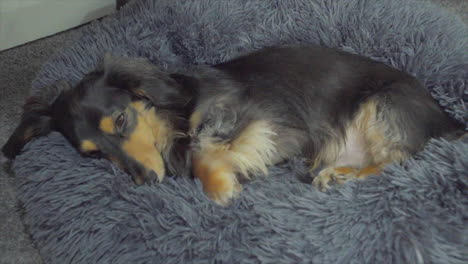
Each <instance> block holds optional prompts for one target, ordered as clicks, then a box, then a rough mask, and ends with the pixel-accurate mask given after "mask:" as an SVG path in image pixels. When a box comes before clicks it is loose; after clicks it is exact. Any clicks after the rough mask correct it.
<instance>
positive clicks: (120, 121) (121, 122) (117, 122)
mask: <svg viewBox="0 0 468 264" xmlns="http://www.w3.org/2000/svg"><path fill="white" fill-rule="evenodd" d="M125 121H126V117H125V113H121V114H120V115H119V116H118V117H117V119H115V125H116V126H117V128H119V129H122V128H123V127H124V125H125Z"/></svg>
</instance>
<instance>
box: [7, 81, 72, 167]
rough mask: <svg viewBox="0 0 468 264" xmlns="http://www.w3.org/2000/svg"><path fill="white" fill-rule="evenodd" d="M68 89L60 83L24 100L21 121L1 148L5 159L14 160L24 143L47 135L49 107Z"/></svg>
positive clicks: (50, 120) (49, 127) (49, 125)
mask: <svg viewBox="0 0 468 264" xmlns="http://www.w3.org/2000/svg"><path fill="white" fill-rule="evenodd" d="M68 87H69V86H68V84H67V83H65V82H62V81H60V82H57V83H55V84H53V85H51V86H48V87H45V88H44V89H42V90H41V91H38V92H36V93H33V94H32V96H30V97H29V98H27V99H26V102H25V104H24V106H23V115H22V116H21V121H20V123H19V125H18V126H17V127H16V129H15V130H14V132H13V134H12V135H11V136H10V138H9V139H8V141H7V142H6V144H5V145H4V146H3V147H2V152H3V154H4V155H5V157H7V158H9V159H14V158H15V157H16V155H18V154H19V152H20V151H21V149H22V148H23V147H24V145H26V143H28V142H29V141H31V140H32V139H33V138H35V137H39V136H44V135H47V134H48V133H49V132H50V131H51V130H52V128H53V120H52V117H51V113H50V105H51V104H52V102H53V101H55V99H56V98H57V96H58V95H59V94H60V93H61V92H62V91H63V90H64V89H67V88H68Z"/></svg>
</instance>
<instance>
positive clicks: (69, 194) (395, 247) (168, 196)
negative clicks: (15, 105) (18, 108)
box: [2, 1, 467, 263]
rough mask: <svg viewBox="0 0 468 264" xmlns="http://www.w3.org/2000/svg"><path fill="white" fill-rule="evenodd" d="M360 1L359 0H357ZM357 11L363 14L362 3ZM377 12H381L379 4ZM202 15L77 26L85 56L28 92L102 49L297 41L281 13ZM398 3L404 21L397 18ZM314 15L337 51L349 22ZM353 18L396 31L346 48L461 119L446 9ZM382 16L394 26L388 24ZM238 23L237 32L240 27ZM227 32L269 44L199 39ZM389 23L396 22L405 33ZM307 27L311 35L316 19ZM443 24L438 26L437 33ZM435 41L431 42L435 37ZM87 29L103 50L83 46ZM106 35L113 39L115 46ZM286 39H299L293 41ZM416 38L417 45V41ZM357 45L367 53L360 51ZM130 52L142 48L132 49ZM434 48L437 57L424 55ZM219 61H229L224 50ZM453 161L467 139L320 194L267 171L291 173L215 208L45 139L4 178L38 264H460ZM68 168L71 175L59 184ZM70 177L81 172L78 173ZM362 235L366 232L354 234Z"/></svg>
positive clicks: (462, 46)
mask: <svg viewBox="0 0 468 264" xmlns="http://www.w3.org/2000/svg"><path fill="white" fill-rule="evenodd" d="M203 2H206V1H203ZM239 2H240V1H239ZM296 2H297V1H296ZM341 2H342V1H341ZM351 2H354V1H351ZM359 2H361V4H364V1H359ZM378 2H379V1H377V3H378ZM380 2H382V1H380ZM398 2H399V1H396V4H398ZM237 3H238V2H231V5H232V6H231V7H230V8H234V7H236V6H238V5H237ZM348 3H349V2H348ZM402 3H403V2H402ZM367 4H368V5H371V6H372V4H371V3H367ZM386 5H391V6H393V4H391V3H386ZM134 8H135V7H134ZM210 8H216V5H207V6H206V7H205V8H202V9H199V10H198V12H197V13H196V14H194V15H191V16H183V17H181V18H180V19H177V12H176V13H172V14H171V13H170V12H175V10H174V9H172V10H171V9H163V8H160V7H158V8H156V7H154V6H152V7H151V8H144V10H143V11H142V12H143V13H144V14H147V13H148V12H150V11H156V12H155V13H160V15H162V16H165V17H166V18H167V20H166V22H165V23H166V24H165V25H172V26H174V27H175V28H172V29H173V30H175V29H177V31H171V30H169V29H167V28H163V29H165V30H161V31H162V32H161V31H158V30H156V29H161V28H162V27H161V25H160V23H159V21H158V20H157V19H150V25H151V27H148V28H147V27H141V24H139V23H138V22H136V21H135V20H136V18H134V19H131V18H128V17H127V18H125V17H121V18H120V20H121V25H126V28H125V30H118V31H117V32H118V34H113V35H112V36H109V34H108V33H105V32H108V31H107V30H109V28H113V26H112V25H110V24H112V23H114V22H112V21H107V22H106V25H107V26H106V27H105V26H103V25H96V26H95V27H94V29H92V30H90V32H91V33H92V34H91V35H88V36H86V37H84V38H82V39H81V44H82V45H84V46H85V47H87V49H86V53H84V52H81V53H80V54H81V56H72V55H71V52H73V51H74V49H77V50H80V45H76V46H75V47H74V48H73V47H72V48H69V49H67V50H66V51H65V54H68V55H67V56H65V57H66V58H69V59H71V60H70V61H65V60H64V58H65V57H64V56H57V57H55V59H53V60H52V61H51V62H50V63H49V64H48V65H46V67H45V68H44V70H43V71H42V74H41V75H40V77H39V79H37V81H36V82H35V85H36V87H40V86H41V85H42V84H45V83H47V82H50V81H52V80H54V79H55V78H62V77H70V78H71V79H70V80H72V81H76V80H77V79H78V78H79V77H80V75H81V74H82V73H83V72H84V71H86V70H88V69H89V67H90V65H92V64H93V63H94V60H95V59H97V57H99V55H100V54H99V53H100V52H101V51H102V50H103V49H107V48H110V49H113V48H116V49H115V50H116V51H117V53H129V54H132V52H133V54H135V55H140V56H149V57H150V58H152V59H153V60H154V61H156V62H157V63H160V64H162V65H163V66H169V65H177V64H178V63H185V62H187V61H188V62H192V61H193V62H214V61H217V60H223V59H225V58H226V57H228V56H232V55H233V54H234V53H235V52H238V50H237V48H238V49H239V50H245V49H250V48H252V47H253V46H252V45H255V46H256V47H258V46H261V45H264V44H265V43H270V42H275V41H277V42H284V41H297V40H298V39H296V38H294V34H290V35H288V34H286V35H284V34H281V35H280V36H278V35H279V34H276V35H275V34H274V33H275V32H271V31H272V28H271V25H272V24H276V25H278V23H279V22H281V21H284V20H283V19H285V17H284V16H286V15H287V14H289V15H291V14H292V13H291V12H285V13H276V14H275V15H276V16H275V18H277V20H275V19H271V16H270V19H271V20H268V21H266V22H268V23H270V24H269V26H268V27H266V28H264V29H261V28H258V25H259V24H256V22H258V21H260V20H262V19H265V18H266V17H267V16H268V15H272V14H271V13H264V11H265V9H263V10H262V9H261V8H259V7H258V6H255V7H252V8H249V9H248V10H249V12H247V13H249V14H250V15H252V17H251V20H250V21H249V20H247V21H237V20H236V19H238V18H232V19H231V20H230V21H229V19H228V21H224V22H223V23H221V25H219V24H216V25H212V28H210V30H205V29H206V28H205V27H203V26H202V25H203V24H206V23H208V24H210V22H207V20H206V19H208V17H209V14H210V13H209V10H210ZM397 8H401V9H404V10H410V12H409V13H405V12H398V11H397ZM155 9H157V10H155ZM229 10H230V11H233V10H234V9H229ZM320 10H321V11H322V12H319V13H320V14H321V15H322V16H316V17H313V18H312V19H311V21H309V22H310V23H315V22H317V21H318V20H320V21H322V20H324V19H325V20H324V21H322V23H323V24H325V25H328V26H330V27H323V28H322V30H324V32H322V33H321V34H322V35H319V36H320V38H319V39H322V37H327V38H329V39H325V40H324V42H325V43H324V44H327V45H332V46H334V45H336V46H340V45H339V44H340V43H339V42H340V41H342V40H343V39H342V38H338V37H342V36H343V35H342V34H344V35H346V34H351V33H352V31H347V30H345V29H346V28H343V27H342V25H343V24H342V23H343V22H347V23H350V22H351V21H353V19H351V18H352V17H351V16H350V14H348V13H346V14H345V13H341V14H342V15H341V16H330V15H331V14H333V13H334V12H336V11H337V10H335V9H334V6H331V7H327V9H319V11H320ZM365 10H366V11H368V12H369V15H370V14H371V13H374V14H379V17H378V18H375V19H376V20H377V21H376V20H373V22H374V24H369V23H365V22H366V20H365V19H370V18H369V16H367V17H366V16H364V17H362V18H354V19H356V20H355V21H353V23H362V24H360V26H359V27H357V28H359V30H360V33H362V32H365V30H366V29H368V28H372V27H376V28H382V29H385V27H386V26H388V25H391V24H392V23H393V24H397V25H396V27H397V28H394V29H392V30H393V31H391V32H389V31H384V32H383V35H382V36H384V37H385V36H387V34H388V36H387V37H388V38H387V39H385V38H381V39H378V40H375V39H369V38H372V37H373V36H375V35H372V34H375V33H376V32H372V31H370V32H369V33H372V34H371V35H368V36H366V35H365V34H362V36H361V35H360V34H359V36H357V38H364V40H366V37H367V41H364V43H360V44H359V43H355V41H356V38H353V37H351V40H348V41H350V43H349V45H348V48H352V49H353V50H354V51H356V52H358V53H361V54H365V55H368V56H373V57H375V58H377V59H381V60H383V61H386V62H388V63H391V64H394V65H395V66H397V67H401V68H403V69H405V70H408V71H410V72H413V73H415V74H416V75H417V76H418V77H419V78H420V79H421V80H423V81H424V82H425V83H426V84H427V87H428V88H429V89H431V90H432V91H433V92H434V95H435V96H436V97H437V98H438V99H439V101H440V102H441V103H447V104H448V105H447V109H448V110H452V111H457V113H458V114H457V115H455V112H452V113H453V114H454V115H455V116H457V117H458V118H459V119H460V120H461V119H463V118H464V117H465V118H466V110H464V109H466V108H463V107H462V104H461V101H460V100H459V101H458V103H456V104H454V103H453V102H452V101H451V100H450V99H452V98H454V97H455V95H456V93H457V92H458V93H459V95H460V91H463V90H465V89H466V79H467V78H466V75H460V74H457V67H454V66H456V65H457V64H460V63H466V62H467V58H466V52H464V51H466V50H467V49H466V37H465V36H466V28H465V29H464V30H465V31H464V32H461V31H460V30H461V29H462V28H463V25H461V23H460V22H459V21H456V20H453V19H451V18H450V16H449V15H448V14H447V13H438V12H436V11H433V10H432V11H431V9H430V8H429V9H427V8H424V7H422V8H421V7H420V6H418V7H416V6H405V5H402V4H400V6H393V7H389V8H385V10H382V13H379V12H373V10H372V9H371V8H370V7H369V6H368V7H367V8H366V9H365ZM124 11H125V12H132V11H131V10H124ZM192 11H193V10H192ZM338 11H339V10H338ZM342 11H343V12H344V11H346V10H342ZM168 12H169V13H168ZM328 12H330V13H328ZM393 12H395V13H394V17H389V16H388V15H389V14H392V13H393ZM233 13H236V14H239V13H238V12H233ZM338 13H340V12H338ZM312 14H318V13H312ZM412 14H413V15H414V17H413V15H412ZM417 14H419V16H418V15H417ZM169 15H170V16H169ZM422 15H424V16H422ZM152 16H156V15H154V14H153V15H152ZM137 17H138V20H140V19H143V20H145V19H148V16H144V15H143V16H141V14H140V15H139V16H137ZM220 17H221V18H223V17H226V16H222V15H221V16H220ZM390 18H391V21H392V23H385V19H390ZM185 19H186V20H189V21H190V20H195V21H197V22H198V23H199V24H197V23H195V25H194V27H193V28H185V27H184V28H178V27H177V26H180V25H174V24H171V23H174V21H178V22H181V21H184V20H185ZM210 19H212V18H210ZM111 20H114V19H111ZM266 20H267V19H266ZM208 21H209V19H208ZM233 21H237V22H240V23H237V24H236V23H233ZM395 21H396V22H395ZM211 22H213V21H212V20H211ZM264 22H265V20H264ZM331 22H333V23H331ZM242 23H245V24H247V25H248V27H240V26H239V24H242ZM328 23H330V25H329V24H328ZM405 23H407V24H405ZM245 24H244V25H245ZM229 26H231V27H229ZM232 26H235V30H245V32H248V31H249V30H257V32H258V31H260V32H261V33H262V34H265V35H266V36H269V38H265V36H263V37H262V36H261V37H260V38H256V39H252V38H250V42H249V41H245V40H249V38H248V37H249V34H229V35H228V36H225V34H226V33H227V32H220V34H221V37H222V38H221V39H222V40H223V41H225V42H227V43H228V44H229V45H223V43H216V42H212V41H209V40H212V39H216V38H215V37H213V36H216V34H212V33H213V30H218V29H220V28H223V27H226V28H231V29H232ZM296 26H297V25H291V24H282V25H281V26H280V27H279V29H287V30H292V31H295V33H296V34H301V33H302V34H304V33H305V32H306V31H302V30H304V29H305V28H303V27H296ZM393 26H395V25H393ZM398 27H405V30H401V28H398ZM406 27H408V28H406ZM409 27H411V28H409ZM313 28H314V29H315V28H317V27H316V24H314V27H313ZM114 29H115V28H114ZM445 29H450V30H449V32H445ZM457 29H458V30H457ZM277 30H278V29H277ZM205 31H207V32H205ZM307 31H309V28H307ZM419 31H421V32H423V33H424V34H419V35H418V34H415V35H418V36H419V37H421V38H422V39H406V38H405V37H406V36H408V35H409V33H411V32H419ZM440 31H441V32H440ZM155 32H156V33H155ZM174 32H181V34H184V33H186V34H187V35H186V36H185V37H184V38H178V37H177V36H175V37H174ZM330 32H331V33H332V34H330ZM430 32H432V33H433V34H428V35H429V36H428V35H427V34H426V33H430ZM439 32H440V33H441V34H440V36H437V35H438V34H436V33H439ZM98 33H101V34H99V36H100V37H101V36H102V37H103V38H104V39H106V38H107V40H110V42H108V43H104V41H101V42H100V41H93V40H94V39H93V37H94V36H98ZM194 33H200V35H197V34H194ZM231 33H232V32H231ZM377 33H378V32H377ZM119 36H121V37H123V38H122V39H118V37H119ZM161 36H163V37H164V36H168V38H167V39H168V40H169V41H167V42H159V41H154V40H155V39H157V38H158V37H161ZM330 36H331V37H330ZM390 36H391V38H390ZM436 36H437V37H436ZM113 38H115V39H113ZM193 40H197V41H196V42H194V41H193ZM299 40H303V41H304V39H302V38H299ZM314 40H316V39H314ZM384 40H385V41H387V42H384ZM422 40H424V43H421V42H422ZM427 40H433V41H434V42H430V41H428V42H426V41H427ZM462 40H463V42H462ZM305 41H309V40H307V39H306V40H305ZM398 41H400V44H402V43H403V42H404V43H405V44H408V47H401V45H397V44H399V42H398ZM413 41H414V42H413ZM449 42H450V43H449ZM370 43H372V44H373V45H375V46H372V45H367V44H370ZM164 44H169V46H170V47H171V48H173V49H177V51H179V52H178V54H179V55H180V54H182V55H185V56H174V55H173V54H172V53H171V55H173V56H163V58H162V60H158V59H161V58H160V57H158V56H156V54H157V53H160V54H163V53H162V52H167V51H168V50H167V49H166V48H167V47H164ZM224 44H226V43H224ZM362 44H366V45H364V46H362ZM382 44H388V46H383V45H382ZM415 44H421V45H422V47H421V51H422V52H420V53H415V54H411V51H412V49H413V50H414V48H415ZM392 45H393V46H392ZM161 46H162V48H161V49H159V50H158V47H161ZM187 46H188V47H189V48H187ZM194 47H196V48H199V49H193V48H194ZM200 47H204V49H203V48H200ZM184 48H185V49H186V50H185V49H184ZM387 48H389V50H386V49H387ZM180 49H182V52H180V51H181V50H180ZM137 50H140V51H143V50H150V51H151V52H148V53H144V52H143V53H139V52H136V51H137ZM426 50H428V51H430V52H426ZM223 51H225V52H223ZM382 51H388V53H385V56H382V54H379V52H382ZM408 51H409V52H408ZM434 51H437V52H438V53H437V54H433V53H431V52H434ZM88 52H90V53H89V54H88ZM171 52H172V51H171ZM229 52H231V55H227V54H229ZM439 53H440V54H439ZM83 54H85V55H86V56H87V55H91V56H90V57H86V56H83ZM221 54H225V56H222V55H221ZM376 54H377V56H376ZM402 54H403V55H405V56H401V55H402ZM165 55H168V54H165ZM191 55H195V56H194V57H191ZM411 64H413V65H411ZM62 66H63V67H62ZM74 66H77V67H74ZM68 73H72V75H68ZM465 73H466V71H465ZM50 74H51V75H50ZM442 80H443V81H444V82H441V81H442ZM457 81H458V84H457ZM457 85H458V86H457ZM454 87H455V89H452V88H454ZM459 98H460V97H459ZM2 99H3V97H2ZM465 101H466V98H465ZM2 106H3V101H2ZM463 115H465V116H463ZM8 118H9V117H8ZM6 119H7V118H6V117H5V120H6ZM9 120H10V119H9ZM2 121H3V120H2ZM2 123H3V122H2ZM46 150H47V151H46ZM466 153H467V144H466V143H463V144H462V143H447V142H440V141H437V142H434V143H433V144H431V145H430V146H428V149H427V150H426V151H425V152H423V153H421V154H420V155H419V156H418V158H417V159H416V160H415V161H411V162H409V163H408V164H406V165H405V166H403V167H399V166H392V167H390V168H388V170H387V171H386V173H385V175H384V176H383V177H378V178H373V179H370V180H369V181H366V182H362V183H359V184H356V183H351V184H348V185H347V186H345V187H343V188H342V189H340V190H337V191H333V192H331V193H329V194H321V193H318V192H316V191H314V190H313V189H312V188H311V187H310V186H308V185H305V184H302V183H299V182H298V181H297V179H296V178H295V177H293V176H291V175H288V176H279V174H282V173H285V172H287V171H289V170H290V169H291V168H282V169H281V168H278V169H274V171H273V174H275V175H278V176H276V177H275V176H273V177H271V178H269V179H267V180H259V181H255V182H253V183H251V184H249V185H247V186H246V189H247V190H246V192H244V193H243V196H242V198H241V199H240V200H238V201H236V203H235V204H234V205H233V207H232V208H228V209H220V208H217V207H216V206H214V205H212V204H211V203H209V202H208V201H206V200H205V198H204V197H203V194H202V193H201V190H200V186H199V184H198V183H193V182H191V181H187V180H184V179H178V180H168V181H166V182H165V183H163V184H161V185H151V186H145V187H142V188H134V187H133V186H132V185H131V183H130V181H129V180H128V177H127V176H126V175H124V174H122V173H121V172H119V171H115V172H114V171H113V168H112V167H111V166H110V164H108V163H107V162H103V161H92V162H91V161H89V160H85V159H81V158H79V157H78V156H77V155H76V153H74V152H73V151H72V150H71V149H70V148H68V146H67V145H66V144H65V142H64V141H63V139H61V138H60V137H59V136H57V135H51V136H50V137H48V138H44V139H41V140H38V141H36V142H34V143H33V144H31V145H29V150H28V151H26V152H25V153H24V155H23V156H22V157H20V158H19V159H18V161H17V163H16V169H17V172H18V179H19V182H20V183H21V184H20V185H19V195H20V198H21V200H22V201H23V202H25V206H26V215H25V221H26V223H27V224H28V225H30V227H31V231H32V234H33V237H34V239H35V240H36V241H37V242H38V247H39V249H40V250H41V253H42V255H43V256H44V257H45V260H46V261H47V262H51V263H68V262H69V260H73V261H74V262H81V263H91V262H93V260H94V261H95V262H99V263H102V262H105V260H108V259H111V258H114V260H115V262H116V263H126V262H130V261H131V262H144V260H148V262H158V261H159V260H165V261H167V262H177V263H179V261H181V259H191V260H193V261H194V262H195V261H196V260H203V259H213V258H216V257H217V258H218V259H220V260H224V261H223V262H230V261H232V260H233V259H235V258H242V260H245V261H248V260H251V262H273V263H279V262H303V261H302V260H303V259H312V258H315V260H316V263H333V262H337V260H340V259H341V260H344V261H343V262H344V263H350V262H351V261H348V260H350V259H351V260H354V261H356V262H357V263H363V262H370V263H372V261H374V260H375V261H376V260H378V259H379V258H380V259H382V258H386V259H385V260H387V261H386V262H393V263H398V260H401V259H406V260H414V259H415V258H416V259H419V258H420V257H422V258H423V260H424V261H425V263H431V262H434V263H457V261H458V262H459V263H462V262H463V261H464V260H466V258H467V256H466V254H465V255H463V252H464V251H465V252H466V249H467V241H466V232H467V231H466V228H464V225H465V226H466V217H467V215H466V213H464V212H466V211H467V210H466V209H467V207H466V206H467V202H466V193H461V192H460V191H459V189H460V188H466V183H467V182H466V174H463V173H466V169H467V168H466ZM36 158H37V159H36ZM26 161H28V163H27V164H26V163H25V162H26ZM463 162H464V163H463ZM22 164H23V165H24V166H21V165H22ZM429 164H431V165H429ZM434 164H437V166H435V165H434ZM464 166H465V167H464ZM290 167H292V169H293V170H294V171H295V173H294V174H297V175H299V176H301V175H302V174H303V172H304V168H303V167H302V165H301V164H300V163H299V162H293V163H291V164H290ZM72 171H73V172H76V174H73V175H71V172H72ZM52 172H53V173H52ZM86 172H92V173H86ZM54 174H55V175H54ZM80 175H82V176H83V177H81V178H80ZM101 176H102V177H101ZM462 176H465V177H462ZM379 194H385V195H379ZM463 194H465V196H462V195H463ZM415 201H417V203H414V202H415ZM156 209H157V210H156ZM463 210H464V211H463ZM365 226H367V230H365V231H363V230H364V227H365ZM443 246H445V247H443ZM463 250H464V251H463ZM419 254H420V255H419ZM2 257H3V255H2ZM387 258H388V259H387ZM162 262H164V261H162ZM182 262H183V261H182ZM202 262H203V261H202ZM380 262H381V261H380ZM405 262H414V261H405ZM11 263H14V262H11ZM18 263H21V262H18ZM374 263H375V262H374Z"/></svg>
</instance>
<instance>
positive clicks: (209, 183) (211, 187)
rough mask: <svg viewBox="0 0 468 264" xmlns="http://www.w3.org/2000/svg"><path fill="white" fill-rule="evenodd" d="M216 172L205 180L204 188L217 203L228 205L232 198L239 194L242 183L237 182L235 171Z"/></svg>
mask: <svg viewBox="0 0 468 264" xmlns="http://www.w3.org/2000/svg"><path fill="white" fill-rule="evenodd" d="M216 173H217V174H211V175H210V177H209V179H208V180H206V181H204V182H203V189H204V191H205V193H206V194H207V195H208V197H210V199H211V200H213V201H214V202H215V203H217V204H218V205H221V206H228V205H229V204H230V203H231V200H232V199H234V198H236V197H238V196H239V193H240V192H241V191H242V185H241V184H239V183H238V182H237V179H236V175H234V173H231V172H228V171H218V172H216Z"/></svg>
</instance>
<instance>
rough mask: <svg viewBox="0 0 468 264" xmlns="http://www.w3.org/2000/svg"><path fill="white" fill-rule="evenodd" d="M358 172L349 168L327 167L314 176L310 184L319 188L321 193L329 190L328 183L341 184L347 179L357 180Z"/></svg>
mask: <svg viewBox="0 0 468 264" xmlns="http://www.w3.org/2000/svg"><path fill="white" fill-rule="evenodd" d="M357 176H358V170H357V169H355V168H350V167H328V168H325V169H323V170H321V171H320V172H319V174H318V175H317V176H315V178H314V180H313V181H312V184H313V185H314V186H315V187H317V188H319V189H320V190H321V191H325V190H326V189H328V188H330V185H329V183H338V184H342V183H344V182H345V181H347V180H349V179H354V178H357Z"/></svg>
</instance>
